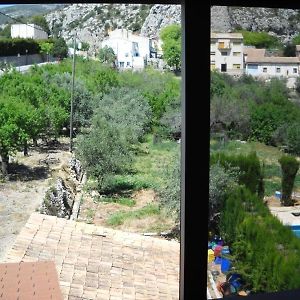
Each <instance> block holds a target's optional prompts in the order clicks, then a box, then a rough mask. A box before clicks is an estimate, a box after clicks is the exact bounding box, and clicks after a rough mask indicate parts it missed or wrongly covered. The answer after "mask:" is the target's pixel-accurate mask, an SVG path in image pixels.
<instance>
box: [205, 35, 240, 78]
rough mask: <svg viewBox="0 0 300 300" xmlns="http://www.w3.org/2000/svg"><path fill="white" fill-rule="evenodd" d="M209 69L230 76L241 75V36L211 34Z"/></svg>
mask: <svg viewBox="0 0 300 300" xmlns="http://www.w3.org/2000/svg"><path fill="white" fill-rule="evenodd" d="M210 38H211V41H210V69H211V70H218V71H220V72H226V73H228V74H231V75H239V74H242V73H243V67H244V66H243V46H244V45H243V35H242V34H241V33H214V32H212V33H211V36H210Z"/></svg>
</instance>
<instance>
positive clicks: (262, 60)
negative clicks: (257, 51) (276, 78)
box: [247, 56, 300, 64]
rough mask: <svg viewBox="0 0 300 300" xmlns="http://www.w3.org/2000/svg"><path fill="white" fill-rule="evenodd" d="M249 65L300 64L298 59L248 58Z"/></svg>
mask: <svg viewBox="0 0 300 300" xmlns="http://www.w3.org/2000/svg"><path fill="white" fill-rule="evenodd" d="M247 63H280V64H287V63H289V64H291V63H292V64H296V63H300V60H299V58H298V57H275V56H270V57H257V56H256V57H251V56H248V57H247Z"/></svg>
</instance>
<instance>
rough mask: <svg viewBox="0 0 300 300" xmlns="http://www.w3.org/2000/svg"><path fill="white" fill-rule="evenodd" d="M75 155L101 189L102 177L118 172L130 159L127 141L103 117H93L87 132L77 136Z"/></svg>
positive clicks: (121, 170) (124, 167)
mask: <svg viewBox="0 0 300 300" xmlns="http://www.w3.org/2000/svg"><path fill="white" fill-rule="evenodd" d="M75 153H76V156H77V157H78V159H79V160H80V161H81V162H82V166H83V168H84V169H85V170H86V171H87V173H88V175H90V176H93V177H94V178H96V180H97V182H98V189H99V191H101V189H102V183H103V180H104V177H106V176H111V175H114V174H119V173H122V172H124V170H126V169H127V167H128V165H129V164H130V162H131V160H132V155H131V152H130V148H129V144H128V142H127V141H126V140H125V139H124V138H123V137H122V135H121V134H120V132H119V131H118V129H117V128H115V127H114V126H112V125H110V124H109V123H108V122H107V121H106V120H105V119H104V118H103V117H100V116H98V117H95V118H94V119H93V125H92V128H91V129H90V131H89V132H87V133H85V134H82V135H80V136H78V137H77V142H76V150H75Z"/></svg>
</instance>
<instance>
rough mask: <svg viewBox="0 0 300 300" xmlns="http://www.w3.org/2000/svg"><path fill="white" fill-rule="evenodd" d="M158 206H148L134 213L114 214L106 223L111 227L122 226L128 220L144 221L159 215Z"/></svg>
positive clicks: (121, 212) (122, 212)
mask: <svg viewBox="0 0 300 300" xmlns="http://www.w3.org/2000/svg"><path fill="white" fill-rule="evenodd" d="M159 212H160V211H159V207H158V205H154V204H147V205H146V206H144V207H142V208H140V209H137V210H133V211H120V212H117V213H114V214H112V215H111V216H110V217H109V218H108V220H107V221H106V222H107V224H108V225H110V226H118V225H122V224H123V223H124V222H125V220H128V219H142V218H145V217H147V216H151V215H157V214H159Z"/></svg>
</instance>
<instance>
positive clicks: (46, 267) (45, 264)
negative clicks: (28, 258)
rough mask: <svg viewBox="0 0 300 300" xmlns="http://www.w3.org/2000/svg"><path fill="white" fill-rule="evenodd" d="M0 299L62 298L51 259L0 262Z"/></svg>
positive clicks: (42, 299) (46, 299) (38, 299)
mask: <svg viewBox="0 0 300 300" xmlns="http://www.w3.org/2000/svg"><path fill="white" fill-rule="evenodd" d="M0 282H1V284H0V299H3V300H9V299H22V300H50V299H53V300H54V299H55V300H62V294H61V291H60V288H59V284H58V278H57V272H56V268H55V265H54V262H52V261H39V262H34V263H32V262H30V263H29V262H21V263H6V264H0Z"/></svg>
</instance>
